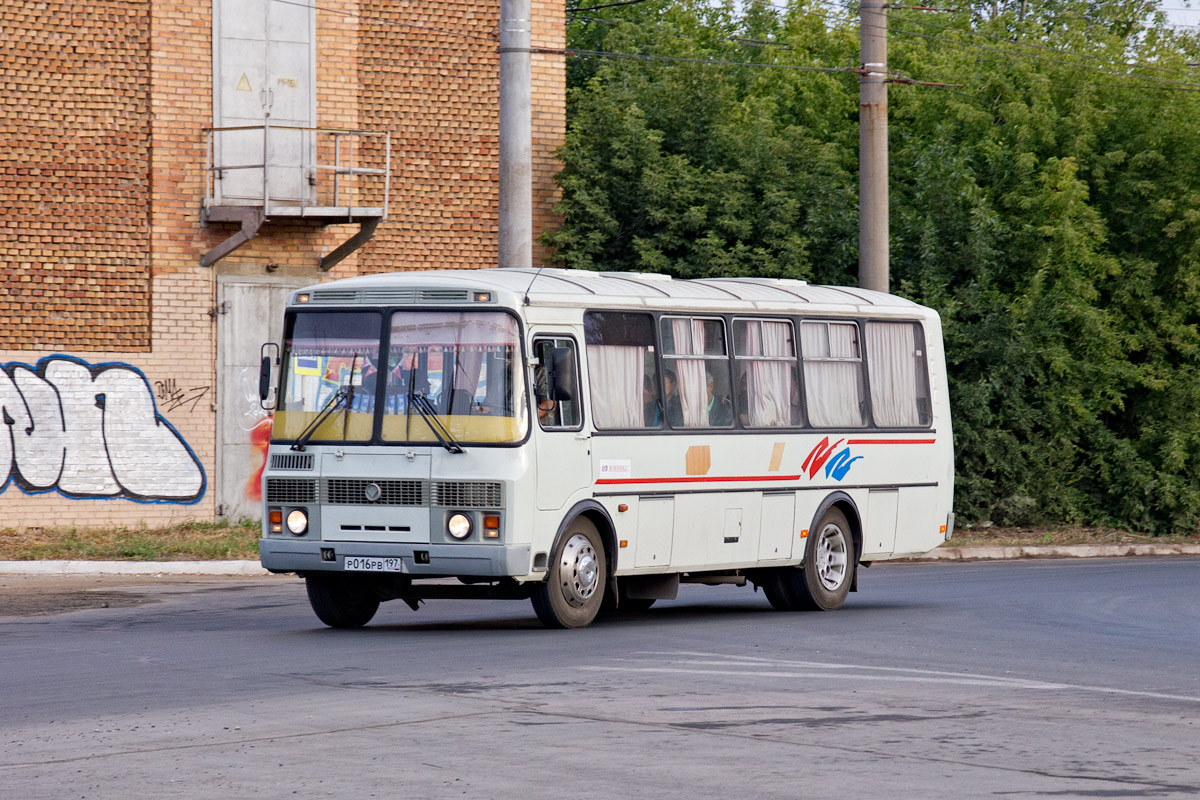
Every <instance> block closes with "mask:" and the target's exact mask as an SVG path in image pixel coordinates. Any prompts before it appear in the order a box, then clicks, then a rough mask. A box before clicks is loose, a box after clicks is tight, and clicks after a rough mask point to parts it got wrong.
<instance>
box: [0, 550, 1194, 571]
mask: <svg viewBox="0 0 1200 800" xmlns="http://www.w3.org/2000/svg"><path fill="white" fill-rule="evenodd" d="M1129 556H1200V544H1082V545H1062V546H1055V545H1037V546H1033V545H1031V546H1028V547H938V548H935V549H933V550H930V551H929V552H928V553H925V554H923V555H919V556H910V557H908V558H898V559H894V560H892V563H909V564H911V563H917V562H944V561H952V562H953V561H961V562H967V561H1017V560H1023V559H1033V558H1124V557H1129ZM877 563H881V564H883V563H888V562H885V561H880V562H877ZM270 574H271V573H269V572H267V571H266V570H265V569H263V568H262V565H260V564H259V563H258V562H257V561H0V575H232V576H245V577H258V576H264V575H270Z"/></svg>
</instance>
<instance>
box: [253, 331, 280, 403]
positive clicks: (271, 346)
mask: <svg viewBox="0 0 1200 800" xmlns="http://www.w3.org/2000/svg"><path fill="white" fill-rule="evenodd" d="M259 352H260V354H261V355H262V361H261V362H260V364H259V367H258V403H259V405H260V406H262V407H263V408H265V409H267V410H268V411H270V410H271V409H273V408H274V407H275V402H274V400H272V402H270V403H268V402H267V398H269V397H270V396H271V372H272V370H273V368H274V367H277V366H279V345H277V344H275V343H274V342H267V343H266V344H264V345H263V346H262V348H261V349H260V350H259Z"/></svg>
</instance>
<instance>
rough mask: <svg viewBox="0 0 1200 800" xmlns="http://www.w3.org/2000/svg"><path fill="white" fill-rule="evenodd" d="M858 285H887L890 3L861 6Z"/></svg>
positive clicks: (870, 0)
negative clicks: (888, 30)
mask: <svg viewBox="0 0 1200 800" xmlns="http://www.w3.org/2000/svg"><path fill="white" fill-rule="evenodd" d="M859 12H860V14H861V17H860V19H859V50H860V52H861V55H862V70H863V73H862V76H861V77H860V78H859V80H858V285H859V286H861V287H862V288H864V289H874V290H875V291H879V292H886V291H888V129H887V119H888V111H887V5H885V4H884V3H883V2H882V0H864V2H863V3H862V5H861V6H859Z"/></svg>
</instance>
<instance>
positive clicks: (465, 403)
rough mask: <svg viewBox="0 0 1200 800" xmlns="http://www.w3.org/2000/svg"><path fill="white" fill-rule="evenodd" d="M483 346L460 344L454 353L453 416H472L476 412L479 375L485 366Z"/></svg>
mask: <svg viewBox="0 0 1200 800" xmlns="http://www.w3.org/2000/svg"><path fill="white" fill-rule="evenodd" d="M484 349H485V348H484V347H483V346H482V345H473V344H459V345H457V350H456V351H455V353H454V356H455V366H454V378H453V381H452V383H453V385H454V393H453V394H452V395H451V396H450V398H449V412H450V413H451V414H470V413H472V412H473V410H474V405H475V403H474V400H475V390H476V389H477V388H478V387H479V373H480V371H481V368H482V366H483V356H484Z"/></svg>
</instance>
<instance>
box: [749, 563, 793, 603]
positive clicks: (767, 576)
mask: <svg viewBox="0 0 1200 800" xmlns="http://www.w3.org/2000/svg"><path fill="white" fill-rule="evenodd" d="M798 573H799V570H797V569H795V568H793V567H773V568H771V569H768V570H767V571H766V572H765V573H764V574H763V576H762V580H761V581H760V582H759V586H761V587H762V590H763V594H765V595H766V596H767V601H768V602H770V604H771V607H772V608H774V609H775V610H777V611H798V610H799V608H800V606H799V603H798V602H797V600H796V596H795V592H794V591H793V589H792V587H791V586H789V582H790V581H792V580H794V578H795V576H796V575H798Z"/></svg>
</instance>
